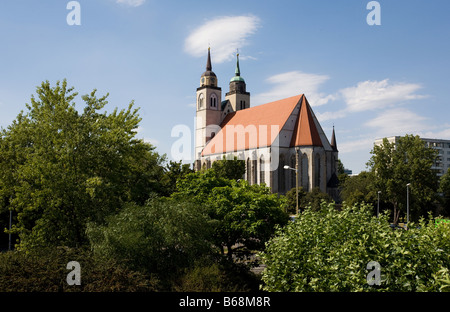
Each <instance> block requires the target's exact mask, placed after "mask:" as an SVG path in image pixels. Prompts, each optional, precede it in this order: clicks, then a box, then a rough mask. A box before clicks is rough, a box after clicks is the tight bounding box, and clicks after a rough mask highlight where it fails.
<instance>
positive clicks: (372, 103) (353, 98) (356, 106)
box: [340, 79, 425, 112]
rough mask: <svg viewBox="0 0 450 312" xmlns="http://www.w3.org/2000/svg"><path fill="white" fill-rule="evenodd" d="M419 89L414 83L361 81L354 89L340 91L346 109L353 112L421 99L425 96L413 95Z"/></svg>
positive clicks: (419, 86) (418, 85) (386, 80)
mask: <svg viewBox="0 0 450 312" xmlns="http://www.w3.org/2000/svg"><path fill="white" fill-rule="evenodd" d="M420 88H421V85H420V84H415V83H390V82H389V79H384V80H381V81H369V80H368V81H362V82H359V83H358V84H357V85H356V86H355V87H349V88H345V89H342V90H340V94H341V95H342V96H343V98H344V100H345V102H346V104H347V109H348V110H349V111H353V112H360V111H366V110H373V109H380V108H384V107H388V106H391V105H393V104H397V103H399V102H404V101H407V100H415V99H422V98H424V97H425V96H424V95H419V94H415V92H416V91H417V90H419V89H420Z"/></svg>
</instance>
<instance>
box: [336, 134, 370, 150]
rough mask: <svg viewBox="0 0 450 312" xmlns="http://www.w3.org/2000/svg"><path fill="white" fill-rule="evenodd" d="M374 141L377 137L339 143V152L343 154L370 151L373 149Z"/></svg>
mask: <svg viewBox="0 0 450 312" xmlns="http://www.w3.org/2000/svg"><path fill="white" fill-rule="evenodd" d="M374 141H375V137H372V136H369V137H366V138H361V139H356V140H351V141H347V142H342V143H338V150H339V153H341V154H346V153H353V152H356V151H368V150H371V149H372V147H373V142H374Z"/></svg>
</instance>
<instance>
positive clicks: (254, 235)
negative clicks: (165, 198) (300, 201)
mask: <svg viewBox="0 0 450 312" xmlns="http://www.w3.org/2000/svg"><path fill="white" fill-rule="evenodd" d="M172 197H173V198H175V199H177V200H182V199H190V200H192V201H194V202H195V203H196V204H197V205H199V206H204V207H205V208H206V209H207V211H208V215H209V217H210V218H211V220H212V222H213V223H212V224H213V228H214V230H213V234H212V235H213V239H214V243H215V245H216V246H217V247H218V248H219V249H220V250H221V252H222V253H223V254H225V251H226V252H227V255H228V257H229V258H231V257H232V255H233V254H235V251H242V252H243V253H246V252H248V251H249V250H261V249H263V248H264V242H265V241H267V239H268V238H269V237H270V235H271V234H272V233H273V232H274V230H275V227H276V225H277V224H279V225H283V224H285V223H286V222H287V220H288V216H287V215H286V214H285V213H284V212H283V206H284V197H278V195H276V194H272V193H271V191H270V188H268V187H266V186H263V185H256V184H255V185H249V184H248V182H247V181H245V180H240V181H236V180H234V179H226V178H224V177H223V176H222V174H219V173H218V172H216V170H215V169H214V168H211V169H208V170H203V171H198V172H195V173H190V174H188V175H186V177H185V178H184V179H181V180H180V181H179V182H178V183H177V192H175V193H173V194H172ZM238 246H240V247H239V248H238V249H235V247H238ZM225 248H226V249H225Z"/></svg>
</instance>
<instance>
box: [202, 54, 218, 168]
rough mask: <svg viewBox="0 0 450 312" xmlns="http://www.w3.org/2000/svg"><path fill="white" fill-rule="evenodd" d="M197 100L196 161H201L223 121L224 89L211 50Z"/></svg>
mask: <svg viewBox="0 0 450 312" xmlns="http://www.w3.org/2000/svg"><path fill="white" fill-rule="evenodd" d="M196 98H197V104H196V106H197V114H196V121H195V124H196V125H195V159H196V160H199V159H200V154H201V152H202V150H203V148H204V147H205V146H206V143H207V142H208V141H209V140H210V139H211V138H212V137H214V135H215V134H216V133H217V132H218V131H219V129H220V128H219V125H220V123H221V121H222V119H221V118H222V116H221V102H222V89H221V88H219V87H218V86H217V76H216V74H215V73H214V72H213V71H212V66H211V53H210V48H208V58H207V61H206V71H205V72H204V73H203V74H202V76H201V77H200V87H199V88H197V97H196ZM196 166H197V164H196Z"/></svg>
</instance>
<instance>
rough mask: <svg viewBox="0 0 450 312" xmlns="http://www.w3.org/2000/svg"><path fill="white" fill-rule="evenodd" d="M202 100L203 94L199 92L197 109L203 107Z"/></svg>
mask: <svg viewBox="0 0 450 312" xmlns="http://www.w3.org/2000/svg"><path fill="white" fill-rule="evenodd" d="M203 102H204V96H203V93H200V95H199V96H198V108H199V109H201V108H203Z"/></svg>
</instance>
